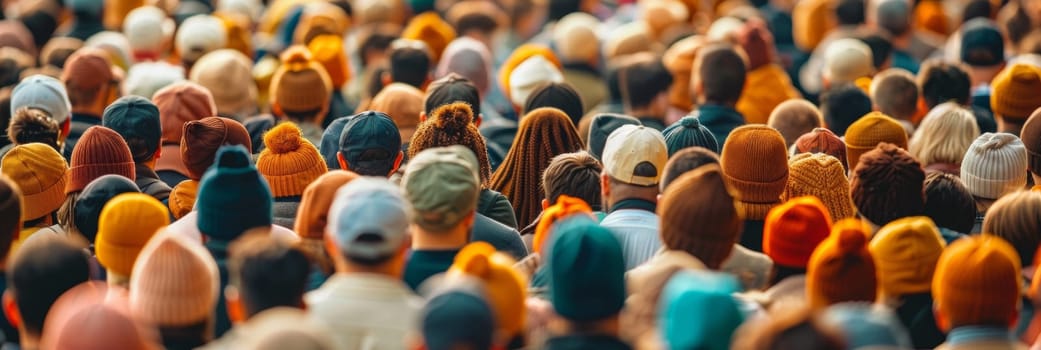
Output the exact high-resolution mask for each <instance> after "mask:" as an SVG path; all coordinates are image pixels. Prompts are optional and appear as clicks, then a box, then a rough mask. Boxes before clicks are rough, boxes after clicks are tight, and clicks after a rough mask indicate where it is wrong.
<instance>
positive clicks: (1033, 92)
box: [990, 63, 1041, 132]
mask: <svg viewBox="0 0 1041 350" xmlns="http://www.w3.org/2000/svg"><path fill="white" fill-rule="evenodd" d="M990 85H991V93H990V109H991V111H993V112H994V118H995V119H998V120H999V121H1004V122H1009V123H1013V124H1020V125H1021V124H1022V123H1023V122H1025V121H1026V120H1027V118H1028V117H1030V114H1031V113H1033V112H1034V110H1036V109H1037V108H1038V107H1041V68H1038V67H1036V66H1033V65H1030V64H1025V63H1015V64H1011V65H1010V66H1008V67H1005V69H1002V70H1001V72H999V73H998V75H997V76H995V77H994V80H992V81H991V82H990ZM1017 132H1018V131H1017Z"/></svg>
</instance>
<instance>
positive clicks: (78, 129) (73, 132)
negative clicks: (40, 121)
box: [62, 113, 101, 162]
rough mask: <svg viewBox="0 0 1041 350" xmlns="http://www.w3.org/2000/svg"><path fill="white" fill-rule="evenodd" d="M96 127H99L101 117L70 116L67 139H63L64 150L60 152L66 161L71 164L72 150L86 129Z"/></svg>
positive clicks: (76, 114) (74, 114) (79, 114)
mask: <svg viewBox="0 0 1041 350" xmlns="http://www.w3.org/2000/svg"><path fill="white" fill-rule="evenodd" d="M97 125H101V117H98V116H93V115H89V114H81V113H73V114H72V123H71V124H70V126H69V137H67V138H65V150H64V151H63V152H62V155H63V156H65V160H66V161H69V162H72V150H73V149H74V148H76V143H77V142H79V140H80V137H82V136H83V133H84V132H87V129H89V128H90V127H92V126H97Z"/></svg>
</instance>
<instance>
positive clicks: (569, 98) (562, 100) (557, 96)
mask: <svg viewBox="0 0 1041 350" xmlns="http://www.w3.org/2000/svg"><path fill="white" fill-rule="evenodd" d="M543 107H552V108H556V109H559V110H561V111H562V112H564V114H566V115H567V117H568V119H570V120H571V124H572V125H575V126H576V127H577V126H578V123H579V122H581V120H582V116H584V115H585V110H584V109H583V106H582V96H580V95H579V94H578V91H577V90H575V87H574V86H572V85H571V84H569V83H567V82H561V83H554V82H550V83H545V84H542V85H541V86H539V87H537V88H535V90H534V91H532V93H531V95H530V96H528V99H527V100H526V101H524V109H523V110H524V112H525V113H527V112H531V111H534V110H536V109H539V108H543Z"/></svg>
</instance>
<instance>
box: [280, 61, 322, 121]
mask: <svg viewBox="0 0 1041 350" xmlns="http://www.w3.org/2000/svg"><path fill="white" fill-rule="evenodd" d="M281 59H282V65H281V66H279V67H278V70H277V71H275V75H274V76H273V77H272V78H271V103H272V106H274V108H275V109H276V112H277V113H285V112H286V111H290V112H309V111H315V112H316V113H315V117H318V116H324V115H325V112H326V110H328V109H329V99H330V98H332V81H331V80H330V79H329V74H327V73H326V72H325V68H322V65H320V64H318V62H315V61H314V59H313V58H312V57H311V53H310V52H309V51H307V48H306V47H302V46H294V47H290V48H289V49H287V50H286V51H285V53H283V54H282V57H281ZM308 121H311V120H308Z"/></svg>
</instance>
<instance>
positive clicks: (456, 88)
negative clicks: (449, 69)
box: [383, 73, 517, 161]
mask: <svg viewBox="0 0 1041 350" xmlns="http://www.w3.org/2000/svg"><path fill="white" fill-rule="evenodd" d="M394 85H398V84H390V85H387V87H384V88H383V89H384V90H386V89H387V88H390V87H391V86H394ZM405 85H408V84H405ZM481 97H482V93H481V90H480V88H479V87H477V85H476V84H475V83H474V81H473V80H470V78H466V77H463V76H461V75H459V74H456V73H448V74H447V75H445V76H443V77H441V78H438V79H437V80H434V81H433V82H431V83H430V85H429V86H427V90H426V93H425V94H424V96H423V111H422V112H421V113H420V114H419V120H420V121H421V122H422V121H425V120H426V119H427V118H428V117H430V116H431V115H433V113H434V110H436V109H438V108H440V107H441V106H445V105H448V104H452V103H455V102H464V103H466V104H467V105H468V106H470V109H471V110H472V111H473V112H474V114H476V115H475V116H474V119H473V123H474V125H476V126H477V127H480V126H481V124H482V122H483V121H484V112H491V113H493V114H495V116H497V117H501V116H498V112H496V111H495V110H494V108H485V107H484V101H483V100H482V99H481ZM493 119H494V118H493ZM507 124H508V123H507ZM511 126H513V127H514V128H513V129H512V132H513V133H512V134H510V135H509V136H510V141H511V142H512V141H513V136H514V134H515V133H516V131H517V130H516V125H511ZM481 132H482V133H483V132H484V130H482V131H481ZM486 138H492V137H486ZM505 155H506V154H505V152H503V154H502V155H501V156H505ZM499 161H501V159H499Z"/></svg>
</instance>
